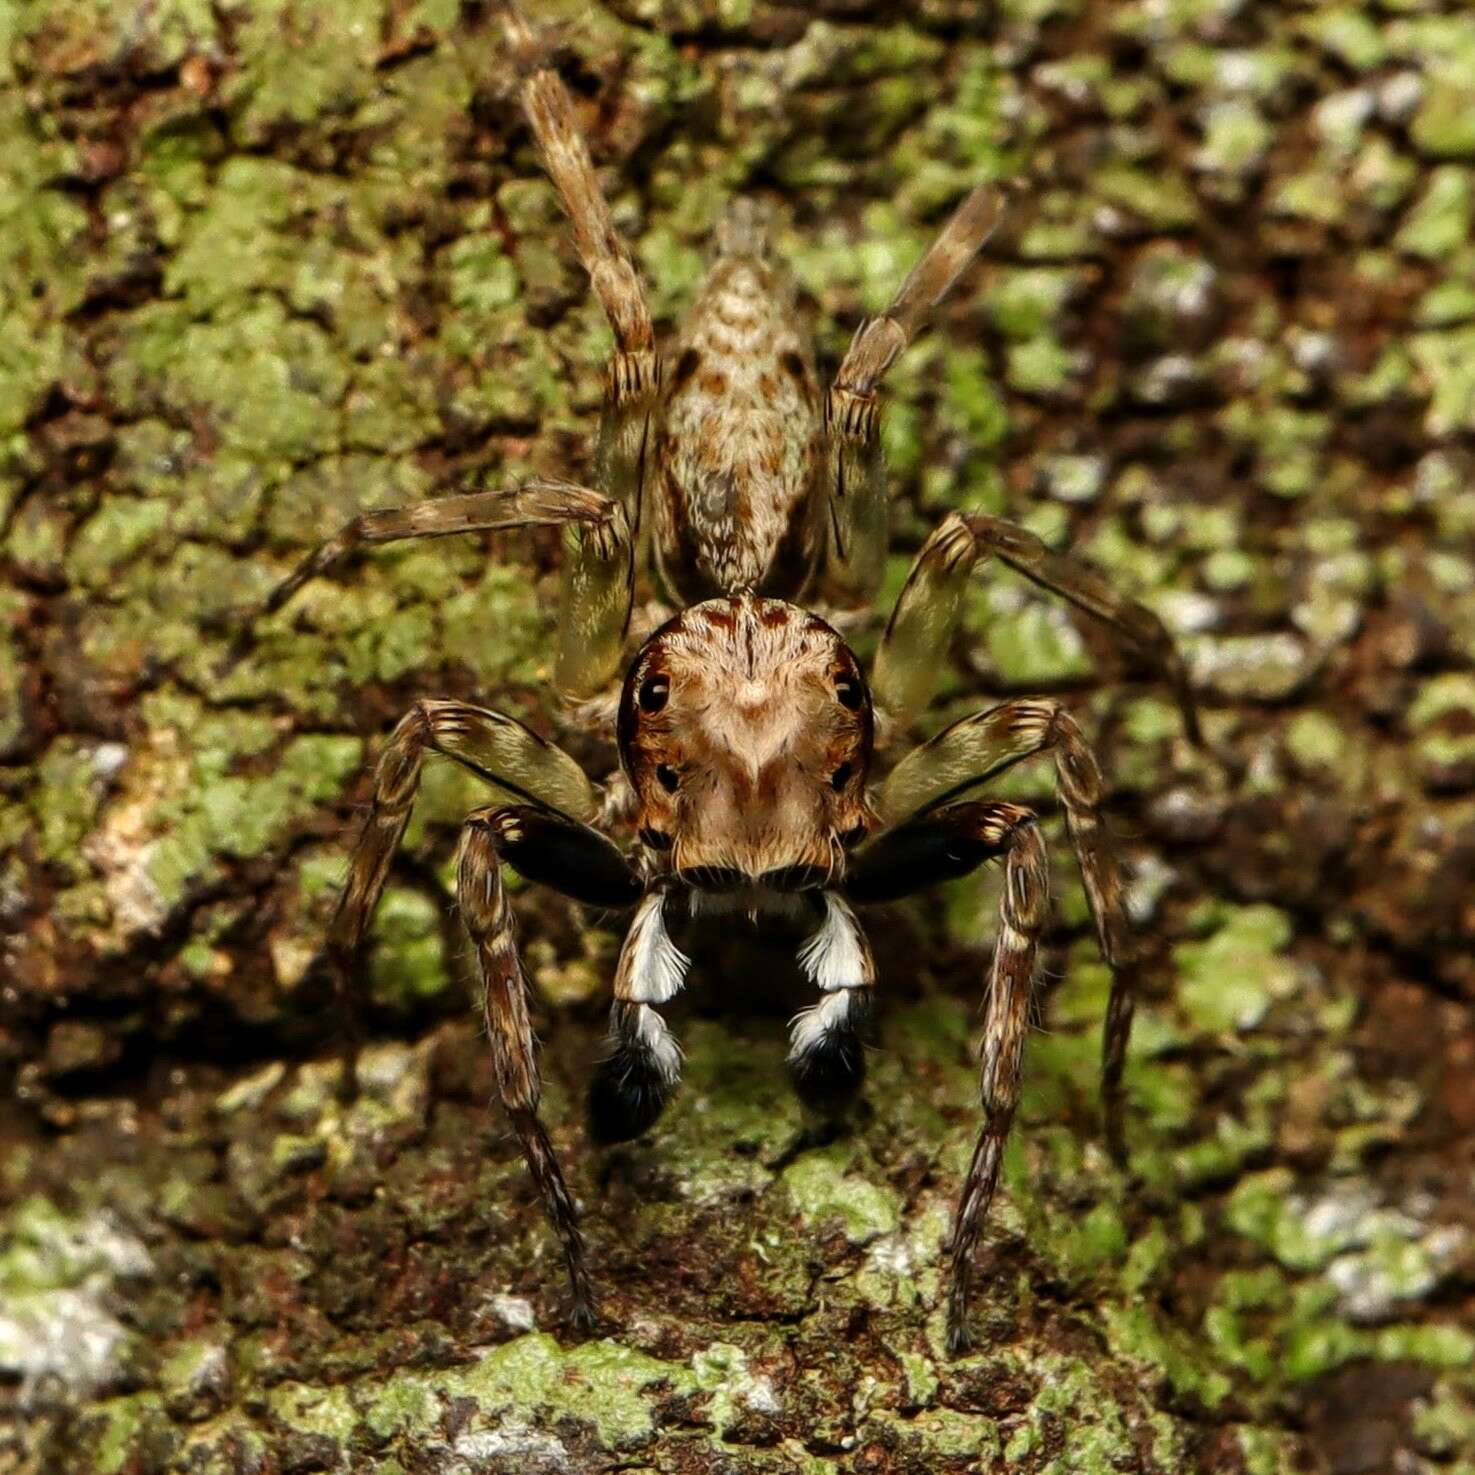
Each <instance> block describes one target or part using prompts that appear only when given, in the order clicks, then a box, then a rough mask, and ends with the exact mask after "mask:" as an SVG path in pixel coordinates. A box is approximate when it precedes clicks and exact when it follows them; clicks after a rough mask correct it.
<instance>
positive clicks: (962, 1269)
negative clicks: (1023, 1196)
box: [846, 802, 1050, 1355]
mask: <svg viewBox="0 0 1475 1475" xmlns="http://www.w3.org/2000/svg"><path fill="white" fill-rule="evenodd" d="M998 856H1002V857H1003V859H1004V889H1003V895H1002V897H1001V899H1000V902H999V933H998V937H997V939H996V940H995V943H994V957H993V963H992V966H991V968H990V971H989V979H988V988H987V994H986V1000H985V1004H984V1018H983V1050H982V1056H981V1061H980V1071H979V1088H980V1096H981V1103H982V1107H983V1124H982V1126H981V1127H980V1128H979V1133H978V1140H977V1142H976V1143H975V1145H974V1148H973V1158H972V1161H971V1162H970V1163H969V1166H968V1176H967V1178H966V1180H965V1181H964V1184H963V1192H962V1194H961V1196H960V1198H959V1200H958V1211H957V1217H956V1218H955V1220H954V1223H953V1235H952V1243H951V1249H950V1254H951V1259H952V1276H951V1280H950V1283H949V1289H948V1303H947V1345H948V1351H949V1352H950V1353H952V1354H954V1355H956V1354H957V1353H960V1352H965V1351H967V1349H968V1347H969V1345H970V1342H971V1338H970V1334H969V1331H968V1302H969V1296H970V1293H971V1289H972V1280H973V1261H974V1256H975V1254H976V1252H977V1249H978V1240H979V1236H980V1234H981V1233H982V1230H983V1224H984V1221H985V1219H986V1218H987V1215H988V1210H989V1205H990V1203H991V1202H992V1201H993V1196H994V1191H995V1189H996V1188H997V1187H998V1182H999V1168H1000V1165H1001V1164H1002V1162H1003V1155H1004V1144H1005V1142H1006V1141H1007V1140H1008V1137H1009V1128H1010V1126H1011V1125H1012V1124H1013V1121H1014V1112H1015V1108H1016V1107H1017V1106H1018V1104H1019V1081H1020V1065H1021V1062H1022V1059H1023V1055H1024V1038H1025V1034H1026V1031H1027V1029H1028V1026H1029V1008H1030V999H1031V996H1032V994H1033V990H1034V976H1035V963H1036V958H1037V955H1038V952H1039V943H1040V934H1041V932H1042V931H1043V930H1044V925H1045V916H1046V912H1047V910H1048V908H1049V898H1050V872H1049V867H1048V865H1047V862H1046V858H1045V844H1044V840H1043V839H1042V838H1041V836H1040V832H1039V827H1038V825H1037V823H1036V821H1035V816H1034V815H1033V814H1032V813H1031V812H1030V811H1029V810H1028V809H1024V808H1022V807H1021V806H1019V805H1017V804H1004V803H989V802H973V803H962V804H954V805H950V806H948V807H947V808H944V809H939V810H936V811H934V812H933V813H931V814H928V815H924V816H922V817H920V818H918V819H914V820H910V821H908V822H907V823H905V824H902V825H898V826H897V827H896V828H895V829H892V830H886V831H883V832H882V833H881V834H880V835H878V836H877V837H876V838H875V839H874V840H872V841H871V842H870V843H869V844H868V845H866V846H864V847H863V848H862V849H861V850H860V851H858V852H857V853H856V856H855V859H854V864H853V865H852V868H851V871H850V874H849V876H848V878H847V883H846V889H847V891H848V892H849V894H850V895H851V896H852V897H854V898H855V899H856V900H858V901H887V900H890V899H892V898H893V897H897V896H905V895H908V894H910V893H911V892H914V891H918V890H921V889H923V888H924V887H927V886H930V885H934V884H936V883H937V882H939V881H944V880H950V879H952V878H953V877H956V876H960V875H966V874H967V873H968V872H969V871H972V870H974V869H976V868H977V867H978V866H979V865H981V864H983V862H985V861H987V860H990V859H993V858H995V857H998Z"/></svg>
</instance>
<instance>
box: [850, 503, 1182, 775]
mask: <svg viewBox="0 0 1475 1475" xmlns="http://www.w3.org/2000/svg"><path fill="white" fill-rule="evenodd" d="M989 556H993V557H995V558H997V559H998V560H999V562H1000V563H1003V564H1005V565H1007V566H1008V567H1009V568H1012V569H1014V570H1016V571H1017V572H1018V573H1021V574H1023V575H1024V577H1025V578H1027V579H1029V580H1030V581H1031V582H1032V583H1035V584H1038V585H1039V586H1040V587H1041V588H1042V589H1048V590H1049V591H1050V592H1051V593H1053V594H1058V595H1059V596H1060V597H1061V598H1063V599H1066V600H1068V601H1069V602H1070V603H1071V604H1073V605H1075V606H1076V608H1077V609H1082V610H1084V611H1085V612H1086V613H1087V614H1089V615H1092V616H1094V617H1095V618H1096V619H1098V620H1100V621H1102V622H1103V624H1105V625H1106V626H1107V628H1108V629H1109V630H1111V631H1112V632H1113V633H1114V634H1115V635H1116V636H1117V637H1118V638H1119V639H1120V640H1121V641H1122V642H1123V643H1124V644H1125V645H1127V646H1128V647H1130V648H1131V649H1132V650H1134V651H1136V652H1137V653H1138V654H1139V655H1140V656H1141V657H1142V658H1143V659H1144V661H1146V662H1147V663H1148V664H1149V665H1150V666H1151V667H1152V669H1153V670H1154V671H1155V672H1156V673H1157V674H1158V675H1160V676H1162V677H1164V678H1166V679H1167V681H1168V682H1169V683H1170V684H1171V686H1172V689H1173V695H1174V697H1175V698H1176V700H1177V703H1178V708H1179V711H1180V712H1181V713H1182V716H1183V727H1184V731H1185V732H1186V733H1187V735H1188V738H1189V740H1190V741H1191V742H1192V743H1193V744H1194V745H1195V746H1196V747H1199V748H1202V747H1204V737H1203V732H1202V729H1201V727H1200V724H1199V719H1198V704H1197V702H1196V701H1195V700H1194V696H1193V692H1192V690H1191V689H1190V687H1189V684H1188V674H1187V672H1186V670H1185V669H1184V666H1183V661H1182V659H1181V657H1180V656H1179V654H1178V651H1177V649H1176V648H1175V646H1174V644H1173V640H1172V637H1171V636H1170V635H1169V634H1168V632H1167V630H1166V629H1165V628H1164V626H1163V623H1162V621H1161V620H1160V619H1158V617H1157V616H1156V615H1155V614H1153V612H1152V611H1151V610H1149V609H1148V608H1147V607H1146V606H1145V605H1141V604H1138V603H1137V601H1136V600H1133V599H1128V598H1126V596H1125V595H1122V594H1118V593H1117V591H1116V590H1115V589H1113V588H1112V587H1111V585H1110V584H1109V583H1108V582H1107V581H1106V580H1105V579H1104V578H1102V576H1101V575H1100V574H1099V573H1097V572H1096V570H1095V569H1093V568H1091V567H1090V566H1089V565H1088V564H1086V563H1083V562H1082V561H1081V560H1080V559H1078V558H1073V557H1071V556H1070V555H1068V554H1062V553H1055V552H1052V551H1051V549H1049V548H1048V547H1046V545H1045V544H1044V543H1043V542H1041V541H1040V539H1039V538H1037V537H1036V536H1035V535H1034V534H1033V533H1031V532H1029V531H1028V530H1026V529H1025V528H1021V527H1016V526H1015V525H1014V524H1013V523H1009V522H1004V521H1003V520H1001V519H1000V518H997V517H987V516H984V515H983V514H982V513H967V512H950V513H949V514H948V515H947V517H946V518H944V519H943V521H942V522H941V523H940V524H939V525H938V527H937V529H936V531H935V532H934V533H933V534H932V536H931V537H929V538H928V539H927V541H926V543H924V544H923V545H922V549H921V552H919V553H918V554H917V558H916V562H915V563H914V564H913V565H912V569H911V572H910V573H909V574H908V575H907V581H906V584H905V585H904V586H903V588H902V591H901V595H900V597H899V598H898V599H897V601H896V607H895V609H894V610H893V611H892V614H891V618H890V620H889V622H888V623H887V626H886V633H885V635H884V636H883V638H882V641H881V645H880V648H879V649H878V651H877V653H876V663H875V670H874V673H873V676H872V687H873V689H874V691H875V695H876V703H877V705H878V706H880V707H883V708H884V709H885V710H886V711H887V712H888V713H889V714H890V716H891V717H892V718H893V719H894V720H895V721H896V722H897V723H898V724H899V725H901V726H903V727H904V726H906V725H907V724H908V723H910V722H911V721H912V720H913V719H914V718H915V717H916V716H918V714H919V713H920V712H921V711H922V709H923V708H924V707H925V706H926V705H927V702H928V701H929V700H930V698H931V695H932V691H933V688H934V685H935V683H936V679H937V672H938V670H939V667H938V663H937V661H936V660H935V659H933V658H932V656H933V652H935V651H937V650H939V649H946V647H947V645H948V644H949V643H950V641H951V640H952V637H953V635H954V633H955V632H956V630H957V629H958V626H959V624H960V622H961V619H962V607H963V592H964V589H965V587H966V585H967V582H968V578H969V576H970V574H971V573H972V571H973V569H974V568H975V567H976V566H977V565H978V564H979V563H981V562H982V561H983V560H984V559H986V558H988V557H989Z"/></svg>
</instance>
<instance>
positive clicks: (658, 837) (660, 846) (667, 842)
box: [640, 825, 671, 850]
mask: <svg viewBox="0 0 1475 1475" xmlns="http://www.w3.org/2000/svg"><path fill="white" fill-rule="evenodd" d="M640 843H641V844H642V845H648V846H650V848H651V849H652V850H669V849H670V848H671V837H670V836H669V835H668V834H667V833H666V832H665V831H664V830H657V829H653V828H652V827H651V826H649V825H647V826H646V827H645V828H644V829H643V830H641V832H640Z"/></svg>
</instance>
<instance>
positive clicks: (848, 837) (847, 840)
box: [840, 825, 866, 845]
mask: <svg viewBox="0 0 1475 1475" xmlns="http://www.w3.org/2000/svg"><path fill="white" fill-rule="evenodd" d="M865 837H866V827H865V826H864V825H851V827H850V828H849V829H848V830H846V831H845V833H844V834H842V835H841V836H840V843H841V844H842V845H859V844H860V842H861V841H862V840H864V839H865Z"/></svg>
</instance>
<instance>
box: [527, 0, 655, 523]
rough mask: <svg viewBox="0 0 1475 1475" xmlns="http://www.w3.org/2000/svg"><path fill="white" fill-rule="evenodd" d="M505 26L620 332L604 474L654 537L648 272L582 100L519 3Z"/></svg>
mask: <svg viewBox="0 0 1475 1475" xmlns="http://www.w3.org/2000/svg"><path fill="white" fill-rule="evenodd" d="M503 27H504V30H505V32H506V35H507V40H508V45H509V48H510V50H511V53H512V58H513V62H514V65H515V66H516V67H517V69H518V71H519V72H520V73H521V75H522V83H521V86H520V88H519V96H520V98H521V101H522V108H523V114H524V116H525V117H526V118H527V122H528V127H529V129H530V130H531V132H532V135H533V140H534V142H535V143H536V145H537V148H538V155H539V158H540V159H541V160H542V162H543V168H544V169H545V171H546V172H547V174H548V177H549V178H550V179H551V180H552V181H553V185H554V188H555V189H556V190H557V191H558V197H559V199H560V200H561V201H562V202H563V208H564V211H565V212H566V213H567V215H568V218H569V221H570V223H571V225H572V226H573V238H574V249H575V250H576V251H577V252H578V255H579V260H580V261H581V262H582V263H583V265H584V270H585V271H587V272H588V273H589V282H590V285H591V286H592V287H593V289H594V295H595V296H596V297H597V298H598V299H599V304H600V306H601V307H602V308H603V309H604V315H605V317H606V319H607V320H608V322H609V325H610V330H611V332H613V334H614V338H615V348H614V352H613V353H612V354H611V356H610V359H609V362H608V364H607V365H606V368H605V396H604V411H603V415H602V417H601V420H600V427H599V439H598V442H597V444H596V449H595V457H594V466H595V471H594V481H595V484H596V485H597V486H598V487H599V488H600V490H601V491H603V492H605V493H606V494H607V495H609V496H611V497H613V498H615V499H616V500H617V501H619V502H620V503H621V505H622V506H623V507H624V509H625V514H626V516H627V517H628V518H629V520H630V526H631V528H632V530H633V533H634V537H635V540H636V543H637V545H638V546H643V545H644V542H645V502H646V494H645V478H646V471H647V467H648V465H649V461H650V457H651V453H652V451H653V443H652V434H653V430H654V423H653V422H654V418H655V414H656V409H657V405H658V402H659V398H660V388H661V361H660V357H659V355H658V354H657V352H656V342H655V330H654V328H653V327H652V325H651V317H650V308H649V307H648V306H647V304H646V300H645V292H644V289H643V288H642V287H641V284H640V274H639V272H638V271H637V270H636V268H635V263H634V261H633V260H632V258H631V256H630V252H629V249H628V248H627V247H626V245H625V242H624V240H623V239H622V238H621V236H620V233H619V232H618V231H617V230H616V229H615V224H614V221H613V219H612V218H611V216H610V210H609V204H608V202H607V201H606V200H605V198H604V193H603V191H602V190H601V189H600V187H599V180H598V178H597V177H596V175H595V173H594V164H593V161H592V160H591V158H590V157H589V147H588V145H587V144H586V143H585V141H584V137H583V134H582V133H581V132H580V131H579V126H578V123H577V121H576V119H575V117H574V104H573V99H572V98H571V97H570V96H569V93H568V88H566V87H565V86H564V84H563V80H562V79H561V78H560V77H559V75H558V73H557V72H555V71H553V70H552V69H551V68H550V67H548V66H546V65H545V64H544V63H545V61H546V59H547V51H546V47H545V45H544V43H543V42H542V41H541V40H540V38H539V36H538V34H537V32H535V31H534V30H533V28H532V27H531V26H530V25H529V24H528V22H527V20H526V19H525V18H524V16H523V15H522V13H521V12H520V11H519V10H518V8H517V7H516V6H515V5H512V4H507V5H505V6H504V8H503Z"/></svg>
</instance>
